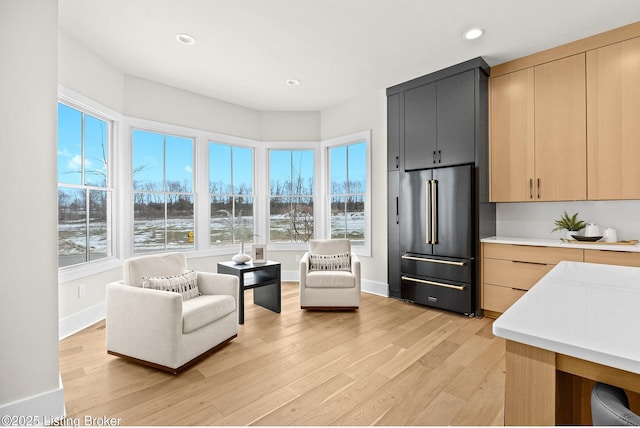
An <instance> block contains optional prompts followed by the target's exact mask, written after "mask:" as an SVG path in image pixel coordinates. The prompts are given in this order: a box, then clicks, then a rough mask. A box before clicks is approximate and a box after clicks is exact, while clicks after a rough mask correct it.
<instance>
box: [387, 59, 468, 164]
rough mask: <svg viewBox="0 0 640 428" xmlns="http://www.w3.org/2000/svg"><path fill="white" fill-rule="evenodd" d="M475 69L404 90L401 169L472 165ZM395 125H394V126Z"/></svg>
mask: <svg viewBox="0 0 640 428" xmlns="http://www.w3.org/2000/svg"><path fill="white" fill-rule="evenodd" d="M474 73H475V72H474V70H468V71H466V72H463V73H459V74H457V75H454V76H451V77H447V78H443V79H441V80H438V81H435V82H432V83H428V84H425V85H422V86H419V87H417V88H413V89H409V90H407V91H405V93H404V96H405V99H404V123H402V122H400V123H399V125H398V126H400V127H401V126H404V155H405V156H404V159H405V161H404V169H405V171H412V170H417V169H423V168H428V167H441V166H451V165H462V164H465V163H473V162H474V156H475V141H474V114H475V107H474V106H475V78H474V77H475V76H474ZM394 126H395V125H394Z"/></svg>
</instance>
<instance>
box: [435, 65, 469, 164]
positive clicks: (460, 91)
mask: <svg viewBox="0 0 640 428" xmlns="http://www.w3.org/2000/svg"><path fill="white" fill-rule="evenodd" d="M474 74H475V71H474V70H469V71H465V72H464V73H460V74H457V75H455V76H451V77H447V78H446V79H442V80H439V81H438V95H437V100H438V101H437V106H438V121H437V124H438V150H437V153H436V161H437V166H449V165H461V164H465V163H473V162H474V158H475V135H474V124H475V97H476V91H475V79H474Z"/></svg>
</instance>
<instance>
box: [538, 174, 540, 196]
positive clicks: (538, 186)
mask: <svg viewBox="0 0 640 428" xmlns="http://www.w3.org/2000/svg"><path fill="white" fill-rule="evenodd" d="M538 199H540V179H539V178H538Z"/></svg>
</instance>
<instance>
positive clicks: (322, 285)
mask: <svg viewBox="0 0 640 428" xmlns="http://www.w3.org/2000/svg"><path fill="white" fill-rule="evenodd" d="M359 307H360V260H359V259H358V256H357V255H355V254H353V253H352V252H351V242H350V241H349V240H348V239H326V240H320V239H317V240H316V239H312V240H311V241H309V251H308V252H306V253H305V254H304V256H303V257H302V259H300V308H302V309H321V308H324V309H326V308H333V309H358V308H359Z"/></svg>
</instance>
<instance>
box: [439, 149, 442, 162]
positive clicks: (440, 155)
mask: <svg viewBox="0 0 640 428" xmlns="http://www.w3.org/2000/svg"><path fill="white" fill-rule="evenodd" d="M438 163H442V150H438Z"/></svg>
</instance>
